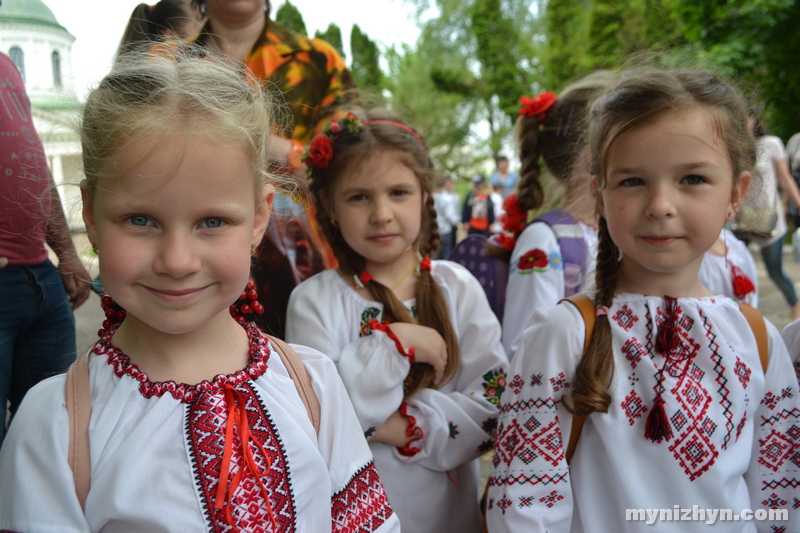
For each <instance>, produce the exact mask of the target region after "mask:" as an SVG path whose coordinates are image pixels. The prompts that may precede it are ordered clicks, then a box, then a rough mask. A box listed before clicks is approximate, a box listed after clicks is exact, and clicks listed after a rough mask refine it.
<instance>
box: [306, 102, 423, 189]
mask: <svg viewBox="0 0 800 533" xmlns="http://www.w3.org/2000/svg"><path fill="white" fill-rule="evenodd" d="M369 124H389V125H390V126H394V127H396V128H400V129H401V130H404V131H406V132H408V133H410V134H411V135H413V136H414V138H415V139H417V140H418V141H419V143H420V144H421V145H422V146H423V148H425V149H426V150H427V149H428V147H427V145H426V144H425V141H423V140H422V137H420V135H419V134H418V133H417V132H416V131H414V130H413V129H411V128H409V127H408V126H406V125H405V124H401V123H399V122H394V121H393V120H368V121H367V122H361V121H360V120H359V119H358V117H356V116H355V115H354V114H353V113H348V114H347V115H346V116H345V117H344V118H343V119H342V120H340V121H339V122H331V123H330V124H328V125H327V126H326V127H325V129H323V130H322V135H320V136H319V137H315V138H314V140H312V141H311V144H310V145H309V146H308V149H307V150H306V153H305V155H304V156H303V163H305V164H306V166H307V167H308V179H310V180H312V181H316V180H319V179H320V178H321V177H322V175H321V173H320V170H325V169H327V168H328V165H330V163H331V159H333V141H335V140H336V139H338V138H339V137H340V136H341V135H343V134H344V133H357V132H358V131H359V130H360V129H361V127H362V126H367V125H369Z"/></svg>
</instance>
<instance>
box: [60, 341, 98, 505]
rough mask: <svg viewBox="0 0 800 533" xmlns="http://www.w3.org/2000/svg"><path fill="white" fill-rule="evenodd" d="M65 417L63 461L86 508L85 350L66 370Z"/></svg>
mask: <svg viewBox="0 0 800 533" xmlns="http://www.w3.org/2000/svg"><path fill="white" fill-rule="evenodd" d="M65 394H66V400H67V416H68V417H69V449H68V451H67V461H68V462H69V467H70V469H71V470H72V477H73V478H74V479H75V493H76V494H77V495H78V501H80V503H81V509H83V510H84V511H85V509H86V496H88V494H89V485H90V482H91V456H90V453H89V419H90V418H91V416H92V399H91V393H90V390H89V353H88V352H87V353H84V354H83V355H81V356H80V357H78V358H77V359H76V360H75V362H74V363H72V364H71V365H70V366H69V369H68V370H67V383H66V389H65Z"/></svg>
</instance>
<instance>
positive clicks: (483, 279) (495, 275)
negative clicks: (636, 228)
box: [448, 209, 588, 323]
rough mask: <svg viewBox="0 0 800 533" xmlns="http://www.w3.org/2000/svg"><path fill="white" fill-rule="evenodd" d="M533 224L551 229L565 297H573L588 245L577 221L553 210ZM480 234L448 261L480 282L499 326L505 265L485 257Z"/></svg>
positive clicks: (459, 247) (458, 247)
mask: <svg viewBox="0 0 800 533" xmlns="http://www.w3.org/2000/svg"><path fill="white" fill-rule="evenodd" d="M533 222H544V223H545V224H547V225H548V226H550V228H551V229H552V230H553V233H555V234H556V238H557V239H558V246H559V247H560V248H561V257H562V259H563V260H564V282H565V285H566V287H565V291H566V296H572V295H573V294H575V293H576V292H578V291H579V290H580V288H581V283H582V282H583V278H584V277H585V276H586V264H587V257H588V253H587V246H586V241H585V240H584V239H583V232H582V231H581V227H580V226H579V225H578V222H577V221H576V220H575V219H574V218H573V217H572V215H570V214H569V213H567V212H566V211H564V210H562V209H553V210H552V211H548V212H547V213H545V214H543V215H541V216H539V217H537V218H536V219H534V220H533ZM488 241H489V239H487V238H486V237H484V236H483V235H477V234H475V235H469V236H467V237H466V238H465V239H464V240H463V241H461V242H459V243H458V244H457V245H456V247H455V248H453V251H452V253H451V254H450V257H449V258H448V259H449V260H450V261H454V262H456V263H459V264H461V265H462V266H464V267H465V268H466V269H467V270H469V271H470V272H471V273H472V275H473V276H475V277H476V278H477V280H478V282H480V284H481V287H483V291H484V292H485V293H486V298H487V299H488V300H489V305H490V306H491V308H492V311H494V314H495V315H497V319H498V320H499V321H500V322H501V323H502V321H503V309H504V308H505V304H506V285H507V284H508V263H507V262H505V261H503V260H502V259H498V258H496V257H491V256H488V255H486V243H487V242H488Z"/></svg>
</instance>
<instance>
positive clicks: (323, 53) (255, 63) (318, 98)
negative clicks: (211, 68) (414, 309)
mask: <svg viewBox="0 0 800 533" xmlns="http://www.w3.org/2000/svg"><path fill="white" fill-rule="evenodd" d="M192 3H193V4H194V5H196V6H197V7H198V8H199V10H200V12H201V13H202V14H203V15H205V16H207V17H208V21H207V22H206V24H205V26H204V27H203V30H202V31H201V32H200V35H198V36H197V37H196V38H195V43H196V44H199V45H201V46H204V47H206V48H208V49H209V50H215V51H217V52H221V53H222V54H224V55H226V56H228V57H230V58H232V59H236V60H241V61H242V62H243V63H245V64H246V65H247V67H248V68H249V69H250V70H251V71H252V72H253V73H254V74H255V75H256V76H257V77H258V78H260V79H262V80H264V81H265V82H266V81H268V82H269V83H270V85H271V86H272V87H274V88H275V89H276V90H277V91H278V92H280V93H281V94H282V96H283V98H285V100H286V103H287V105H288V108H289V110H290V112H291V114H292V120H291V121H289V124H288V126H287V127H285V128H284V130H283V131H279V132H278V134H279V136H274V137H273V142H272V143H271V148H270V152H271V154H272V156H273V157H274V160H275V166H276V168H279V169H280V168H282V169H283V170H285V171H288V172H290V173H294V174H296V175H297V176H298V178H301V179H299V180H298V182H299V184H301V186H303V185H304V182H305V166H303V165H302V163H301V161H300V160H301V158H302V155H303V151H304V145H305V144H306V143H308V142H309V141H310V140H311V139H312V138H313V137H314V136H316V135H317V134H319V133H321V130H322V127H323V126H324V125H325V124H326V123H328V121H329V120H331V119H333V118H336V117H338V116H339V114H340V113H341V112H340V111H339V110H341V109H343V108H345V107H346V105H347V100H348V98H349V97H350V96H351V95H352V94H354V93H355V86H354V85H353V81H352V77H351V76H350V72H349V71H348V70H347V68H346V66H345V63H344V60H343V59H342V58H341V56H340V55H339V53H338V52H336V50H335V49H334V48H333V46H331V45H330V44H328V43H326V42H325V41H322V40H320V39H309V38H308V37H305V36H303V35H300V34H298V33H295V32H293V31H291V30H289V29H287V28H285V27H283V26H281V25H280V24H278V23H276V22H275V21H274V20H272V19H270V2H269V0H192ZM343 115H344V114H343V113H342V116H343ZM281 200H283V201H281ZM275 208H276V210H278V213H279V214H281V212H282V214H283V215H284V216H283V217H281V216H278V217H273V222H271V223H270V227H269V229H268V231H267V235H266V237H265V238H264V241H263V242H262V244H261V247H260V253H259V257H258V262H259V263H260V264H259V265H256V267H255V268H254V269H253V275H254V277H255V282H256V285H257V286H258V293H259V295H260V297H259V300H260V301H261V303H262V304H263V306H264V307H265V308H267V309H270V310H272V311H273V312H272V313H271V314H270V315H269V316H266V315H262V316H261V317H258V318H257V319H256V320H257V322H259V325H260V326H262V327H263V328H265V329H266V330H267V331H269V332H270V333H273V334H275V335H277V336H279V337H282V336H283V334H284V327H285V316H286V307H287V305H288V301H289V294H290V293H291V291H292V289H293V288H294V287H295V286H296V285H297V284H298V283H300V282H301V281H303V280H304V279H306V278H308V277H310V276H312V275H313V274H316V273H317V272H320V271H321V270H324V269H325V268H331V267H335V266H336V260H335V258H334V257H333V255H332V253H330V249H329V248H328V246H327V244H325V241H324V239H323V238H322V236H321V234H319V233H318V232H317V230H316V227H315V223H314V217H313V212H311V207H309V206H304V205H298V203H297V202H295V201H293V200H291V199H289V198H286V197H284V198H283V199H278V201H276V206H275Z"/></svg>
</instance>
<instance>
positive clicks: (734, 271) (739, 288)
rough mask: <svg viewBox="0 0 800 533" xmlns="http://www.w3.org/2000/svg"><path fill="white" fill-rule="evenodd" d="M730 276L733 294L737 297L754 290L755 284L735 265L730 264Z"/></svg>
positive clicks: (739, 297)
mask: <svg viewBox="0 0 800 533" xmlns="http://www.w3.org/2000/svg"><path fill="white" fill-rule="evenodd" d="M731 278H732V281H733V294H734V296H736V297H737V298H738V299H740V300H741V299H743V298H744V297H746V296H747V295H748V294H750V293H751V292H755V290H756V286H755V285H753V282H752V281H750V278H748V277H747V274H745V273H744V271H742V269H741V268H739V267H737V266H736V265H731Z"/></svg>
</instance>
